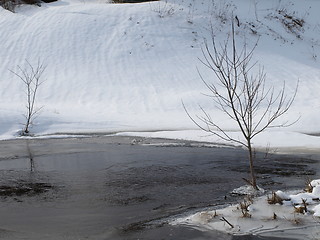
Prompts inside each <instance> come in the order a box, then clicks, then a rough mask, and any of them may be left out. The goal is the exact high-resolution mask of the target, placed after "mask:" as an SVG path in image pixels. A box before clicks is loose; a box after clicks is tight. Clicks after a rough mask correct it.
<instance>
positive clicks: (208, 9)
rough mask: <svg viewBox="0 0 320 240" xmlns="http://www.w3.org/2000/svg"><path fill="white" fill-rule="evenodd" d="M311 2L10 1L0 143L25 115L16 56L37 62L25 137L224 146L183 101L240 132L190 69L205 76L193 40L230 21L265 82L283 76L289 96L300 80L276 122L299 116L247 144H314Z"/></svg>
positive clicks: (223, 30)
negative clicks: (38, 77)
mask: <svg viewBox="0 0 320 240" xmlns="http://www.w3.org/2000/svg"><path fill="white" fill-rule="evenodd" d="M319 7H320V2H318V1H311V0H299V1H294V0H291V1H289V0H284V1H278V0H269V1H262V0H256V1H247V0H240V1H230V0H226V1H212V0H199V1H195V0H168V1H159V2H149V3H148V2H147V3H139V4H111V3H108V2H105V1H101V0H100V1H98V0H87V1H86V0H81V1H80V0H79V1H78V0H59V1H58V2H54V3H49V4H45V3H43V4H42V6H41V7H38V6H26V5H23V6H19V7H17V8H16V13H11V12H9V11H6V10H4V9H0V27H1V31H2V34H1V35H0V42H1V46H2V48H1V51H0V60H1V68H0V75H1V79H0V86H1V88H0V98H1V107H0V111H1V115H0V124H1V129H0V139H9V138H15V137H17V133H18V132H19V131H20V130H21V129H22V124H23V123H24V122H25V120H24V117H23V114H24V113H25V110H26V109H25V105H26V95H25V91H26V89H25V87H24V84H23V83H22V81H21V80H19V79H18V78H17V77H16V76H15V75H14V74H13V73H12V72H11V71H13V72H18V71H19V70H18V69H19V68H18V66H20V67H21V68H22V69H25V68H26V67H27V62H26V61H28V62H29V63H30V64H32V65H33V66H36V65H37V63H38V62H39V61H40V62H41V63H43V64H44V65H45V66H46V70H45V72H44V74H43V79H42V80H43V83H42V85H41V86H40V88H39V90H38V95H37V100H36V105H37V107H43V108H42V110H41V112H40V114H39V115H38V117H37V118H36V119H35V120H34V124H33V127H32V129H31V131H32V133H33V134H35V136H45V135H49V134H55V135H64V134H68V133H72V134H83V133H86V134H88V133H89V134H90V133H92V134H93V133H99V134H103V133H105V134H109V133H115V132H128V134H131V133H130V132H132V131H133V132H134V134H136V135H139V134H138V133H137V132H138V131H143V132H145V133H142V134H144V135H145V136H155V137H170V138H184V139H192V140H201V141H207V142H215V143H224V142H223V141H221V140H220V139H217V138H216V137H213V136H208V135H207V134H205V133H203V132H201V131H200V130H198V129H197V128H196V126H195V125H194V124H193V123H192V121H191V120H190V119H189V117H188V116H187V114H186V112H185V110H184V109H183V107H182V101H183V103H184V104H185V106H186V108H187V109H188V112H189V113H190V114H191V115H192V116H196V115H197V114H199V113H200V109H199V105H200V106H201V107H203V108H204V109H206V110H207V111H208V112H209V113H210V114H211V115H212V116H213V117H214V119H215V120H216V121H217V122H218V123H219V124H221V125H222V126H223V128H224V129H225V130H227V131H230V132H231V133H232V134H233V135H234V136H235V137H236V138H239V139H241V137H242V136H241V134H240V133H239V132H238V130H237V126H236V125H235V123H234V122H232V121H231V120H230V119H228V118H227V117H226V116H225V115H224V114H222V113H221V112H220V111H219V110H217V109H216V108H215V107H214V105H213V103H212V101H211V99H210V98H209V97H207V96H205V94H208V89H207V88H206V87H205V86H204V84H203V82H202V81H201V79H200V77H199V73H198V71H199V72H200V73H201V75H202V77H203V78H204V79H205V80H207V81H215V78H214V75H213V74H212V72H211V71H210V70H209V69H207V68H206V67H205V66H204V65H203V64H201V62H200V61H199V58H200V59H203V55H202V51H201V47H203V42H204V39H207V40H208V41H210V39H211V34H213V35H214V36H215V37H216V40H217V41H218V42H220V43H223V41H225V40H226V38H227V36H228V34H229V33H230V29H231V28H230V21H231V20H230V19H232V16H236V17H237V19H239V27H237V28H236V33H237V43H238V44H239V46H242V44H244V42H246V44H247V45H248V47H249V48H250V47H252V46H253V45H254V44H255V43H256V42H257V41H258V46H257V48H256V50H255V52H254V60H257V61H258V66H263V67H264V70H265V72H266V73H267V86H266V87H271V86H274V88H275V89H276V90H279V88H281V87H282V86H283V83H284V82H285V83H286V91H287V93H288V95H289V96H291V94H293V92H294V89H295V87H296V84H297V82H298V81H299V89H298V93H297V96H296V99H295V101H294V104H293V105H292V108H291V110H290V111H289V112H288V113H287V114H286V115H285V116H284V119H283V120H284V121H286V120H293V121H294V120H295V119H297V118H299V117H300V120H299V121H298V122H297V123H296V124H294V125H293V126H291V127H289V128H285V129H272V130H269V131H266V132H265V133H262V134H261V135H258V136H257V137H256V138H255V139H253V144H254V145H255V146H256V147H266V146H270V147H295V148H311V149H317V148H318V147H320V140H319V137H317V136H315V135H317V134H318V133H320V128H319V124H318V122H319V121H320V115H319V114H318V111H317V109H319V105H320V99H319V89H320V69H319V62H318V61H319V59H318V55H319V53H320V47H319V46H320V42H319V35H320V25H319V17H318V16H319V15H318V11H317V9H319ZM297 23H298V24H297ZM300 25H301V26H300ZM197 69H198V70H197ZM10 70H11V71H10ZM253 71H256V72H257V71H258V69H254V70H253ZM306 133H308V134H309V133H312V134H313V136H310V135H307V134H306Z"/></svg>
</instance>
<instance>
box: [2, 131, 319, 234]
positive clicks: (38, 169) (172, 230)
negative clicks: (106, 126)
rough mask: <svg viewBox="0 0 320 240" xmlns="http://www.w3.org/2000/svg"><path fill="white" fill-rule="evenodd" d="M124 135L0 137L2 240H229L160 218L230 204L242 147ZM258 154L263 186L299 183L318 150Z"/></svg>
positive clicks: (240, 173) (242, 166)
mask: <svg viewBox="0 0 320 240" xmlns="http://www.w3.org/2000/svg"><path fill="white" fill-rule="evenodd" d="M132 140H133V139H132V138H126V137H94V138H82V139H76V138H75V139H42V140H15V141H3V142H0V153H1V155H0V156H1V157H0V199H1V207H0V215H1V216H2V217H1V218H0V237H1V239H177V240H179V239H181V240H182V239H232V237H231V236H226V235H223V234H221V233H212V232H211V233H208V232H207V233H203V232H200V231H197V230H193V229H189V228H186V227H173V226H169V225H167V224H166V221H167V220H168V219H170V218H172V217H175V216H177V215H179V214H184V213H186V212H191V211H195V210H197V209H201V208H208V207H214V206H217V205H222V204H225V203H231V202H235V201H237V199H239V197H238V196H232V195H231V194H229V192H230V191H231V190H232V189H234V188H236V187H239V186H241V185H243V184H244V182H243V181H242V177H247V172H246V170H247V161H246V156H247V155H246V152H245V151H243V150H242V149H237V148H222V147H219V148H218V147H208V146H206V147H204V146H202V145H201V144H193V143H189V142H183V141H180V142H179V141H169V140H150V139H137V140H138V141H134V142H135V143H138V144H134V145H132V144H130V143H131V142H132ZM140 140H142V141H140ZM160 142H161V143H162V142H165V143H166V145H165V146H161V145H159V143H160ZM256 157H257V164H259V168H257V171H258V172H259V175H258V176H259V179H258V181H259V183H261V185H262V187H263V188H265V189H269V190H270V189H279V188H281V189H284V190H285V189H292V188H301V186H302V185H303V184H304V181H305V179H306V177H307V176H310V177H311V178H313V175H317V172H318V170H317V169H318V168H319V166H318V160H317V156H307V155H303V156H302V155H301V156H297V155H296V156H288V155H270V154H269V155H267V156H265V154H262V153H260V154H259V153H257V154H256ZM288 179H289V180H290V181H287V180H288ZM234 239H235V238H234ZM236 239H240V238H239V237H238V238H236ZM246 239H248V238H246ZM250 239H251V238H250ZM252 239H260V238H252ZM269 239H270V238H269Z"/></svg>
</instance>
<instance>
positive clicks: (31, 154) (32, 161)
mask: <svg viewBox="0 0 320 240" xmlns="http://www.w3.org/2000/svg"><path fill="white" fill-rule="evenodd" d="M26 143H27V153H28V156H29V159H30V171H31V172H33V171H35V164H34V155H33V153H32V150H31V148H30V144H29V141H28V140H27V141H26Z"/></svg>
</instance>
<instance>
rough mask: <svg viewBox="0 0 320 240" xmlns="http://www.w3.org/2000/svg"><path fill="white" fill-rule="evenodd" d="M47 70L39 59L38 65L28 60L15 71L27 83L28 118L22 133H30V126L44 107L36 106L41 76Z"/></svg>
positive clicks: (26, 117) (26, 115)
mask: <svg viewBox="0 0 320 240" xmlns="http://www.w3.org/2000/svg"><path fill="white" fill-rule="evenodd" d="M44 70H45V66H44V65H43V64H42V63H40V62H39V61H38V64H37V66H36V67H34V66H32V65H31V64H30V63H29V62H28V61H27V67H26V68H22V67H20V66H18V71H17V72H14V71H11V72H12V73H13V74H15V75H16V76H17V77H18V78H19V79H20V80H21V81H22V82H23V83H24V85H25V90H26V96H27V98H26V109H27V111H26V113H25V114H24V117H25V119H26V123H25V124H24V127H23V130H22V135H28V134H29V128H30V126H31V125H32V123H33V120H34V118H35V117H36V115H37V114H38V113H39V111H40V110H41V108H42V107H40V108H36V97H37V93H38V89H39V86H40V85H41V83H42V81H41V77H42V74H43V72H44Z"/></svg>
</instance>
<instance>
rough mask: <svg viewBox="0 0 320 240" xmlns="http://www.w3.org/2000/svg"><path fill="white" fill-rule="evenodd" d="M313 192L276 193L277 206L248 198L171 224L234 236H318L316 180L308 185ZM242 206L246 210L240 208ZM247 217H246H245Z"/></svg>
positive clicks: (263, 199)
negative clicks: (240, 202)
mask: <svg viewBox="0 0 320 240" xmlns="http://www.w3.org/2000/svg"><path fill="white" fill-rule="evenodd" d="M311 185H312V186H314V188H313V190H312V192H310V193H307V192H298V191H295V192H283V191H280V190H279V191H277V192H275V194H276V196H277V197H279V198H280V199H282V201H281V202H279V203H276V204H270V203H275V202H273V200H272V197H273V195H272V194H269V195H266V196H262V197H258V198H248V199H247V200H244V202H243V203H242V204H237V205H231V206H228V207H226V208H223V209H215V210H211V211H203V212H198V213H195V214H192V215H190V216H185V217H180V218H178V219H175V220H173V221H172V222H171V224H173V225H176V224H183V225H188V226H192V227H196V228H198V229H203V230H208V229H209V230H218V231H223V232H227V233H230V234H234V235H247V234H254V235H260V236H274V237H281V236H283V237H284V236H285V237H286V238H288V237H289V238H293V239H314V238H317V237H319V236H320V228H319V226H320V218H319V217H320V204H319V202H320V200H319V199H320V191H319V186H320V185H319V180H314V181H312V182H311ZM243 206H245V207H243ZM244 214H247V215H244Z"/></svg>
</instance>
